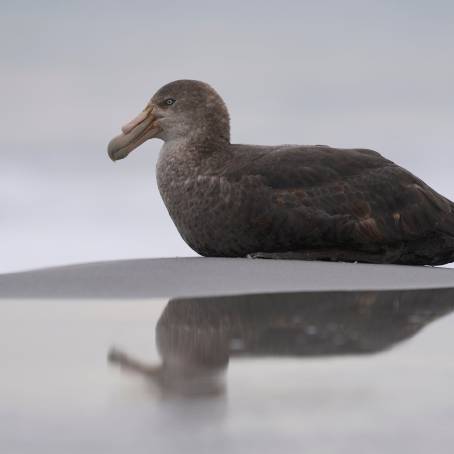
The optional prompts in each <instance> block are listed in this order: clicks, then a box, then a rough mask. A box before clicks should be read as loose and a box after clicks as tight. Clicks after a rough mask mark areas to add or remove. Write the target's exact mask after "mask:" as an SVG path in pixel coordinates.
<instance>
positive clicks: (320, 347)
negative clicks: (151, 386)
mask: <svg viewBox="0 0 454 454" xmlns="http://www.w3.org/2000/svg"><path fill="white" fill-rule="evenodd" d="M453 309H454V289H433V290H408V291H369V292H322V293H320V292H317V293H281V294H262V295H241V296H224V297H204V298H175V299H172V300H170V301H169V303H168V304H167V306H166V308H165V309H164V311H163V313H162V315H161V317H160V319H159V321H158V324H157V327H156V343H157V347H158V351H159V353H160V355H161V358H162V363H161V364H160V365H147V364H145V363H142V362H140V361H138V360H136V359H134V358H133V357H131V356H129V355H127V354H125V353H123V352H121V351H119V350H112V351H111V352H110V353H109V360H110V361H111V362H113V363H117V364H118V365H120V366H121V367H122V368H124V369H126V370H131V371H135V372H138V373H140V374H142V375H144V376H145V377H147V378H149V379H150V380H151V381H152V382H154V383H155V384H156V385H158V388H159V389H160V390H161V391H162V392H163V393H165V394H167V395H169V394H170V395H188V396H201V395H220V394H223V392H224V391H225V382H224V379H225V372H226V369H227V366H228V363H229V360H230V359H231V358H235V357H257V356H272V357H285V356H287V357H291V356H294V357H307V356H312V357H314V356H327V355H352V354H355V355H362V354H372V353H377V352H381V351H383V350H386V349H389V348H391V347H392V346H394V345H395V344H397V343H399V342H402V341H404V340H406V339H409V338H411V337H412V336H414V335H415V334H416V333H417V332H418V331H420V330H421V329H422V328H423V327H424V326H426V325H427V324H428V323H430V322H431V321H433V320H435V319H437V318H439V317H442V316H444V315H446V314H448V313H449V312H451V311H452V310H453Z"/></svg>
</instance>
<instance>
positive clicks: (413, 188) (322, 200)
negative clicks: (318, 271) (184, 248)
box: [108, 80, 454, 265]
mask: <svg viewBox="0 0 454 454" xmlns="http://www.w3.org/2000/svg"><path fill="white" fill-rule="evenodd" d="M122 131H123V133H122V134H121V135H120V136H117V137H115V138H114V139H113V140H112V141H111V142H110V143H109V147H108V152H109V156H110V158H111V159H112V160H114V161H115V160H118V159H123V158H125V157H126V156H127V155H128V154H129V153H130V152H131V151H132V150H133V149H135V148H136V147H138V146H139V145H141V144H142V143H143V142H145V141H146V140H148V139H151V138H159V139H161V140H163V141H164V145H163V147H162V149H161V152H160V155H159V160H158V163H157V180H158V187H159V191H160V193H161V196H162V198H163V200H164V203H165V205H166V207H167V209H168V211H169V214H170V216H171V218H172V219H173V221H174V223H175V225H176V227H177V229H178V231H179V232H180V234H181V236H182V237H183V239H184V240H185V241H186V243H187V244H188V245H189V246H190V247H191V248H192V249H194V250H195V251H196V252H198V253H199V254H201V255H204V256H218V257H246V256H249V257H258V258H278V259H282V258H290V259H303V260H333V261H359V262H369V263H399V264H407V265H441V264H444V263H449V262H452V261H454V204H453V202H451V201H450V200H448V199H446V198H445V197H443V196H442V195H440V194H438V193H437V192H436V191H434V190H433V189H431V188H430V187H429V186H428V185H427V184H425V183H424V182H423V181H421V180H420V179H419V178H417V177H416V176H414V175H412V174H411V173H410V172H408V171H407V170H405V169H403V168H402V167H400V166H398V165H396V164H395V163H393V162H391V161H389V160H388V159H386V158H384V157H383V156H381V155H380V154H379V153H377V152H376V151H373V150H367V149H340V148H332V147H329V146H325V145H280V146H257V145H240V144H232V143H230V121H229V114H228V111H227V108H226V106H225V104H224V102H223V100H222V98H221V97H220V96H219V95H218V94H217V92H216V91H215V90H214V89H213V88H212V87H210V86H209V85H207V84H206V83H203V82H199V81H195V80H178V81H175V82H171V83H169V84H167V85H165V86H164V87H162V88H161V89H160V90H158V91H157V93H156V94H155V95H154V96H153V97H152V98H151V100H150V102H149V103H148V104H147V106H146V108H145V109H144V110H143V111H142V112H141V113H140V114H139V115H138V116H137V117H136V118H135V119H134V120H132V121H131V122H129V123H128V124H127V125H126V126H124V127H123V128H122Z"/></svg>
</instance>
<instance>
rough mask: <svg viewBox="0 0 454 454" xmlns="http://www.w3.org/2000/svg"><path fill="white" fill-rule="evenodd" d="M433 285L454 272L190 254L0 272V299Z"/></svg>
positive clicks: (452, 278) (451, 282)
mask: <svg viewBox="0 0 454 454" xmlns="http://www.w3.org/2000/svg"><path fill="white" fill-rule="evenodd" d="M436 287H454V270H451V269H446V268H431V267H414V266H399V265H365V264H358V263H356V264H351V263H327V262H302V261H293V260H253V259H223V258H196V257H193V258H169V259H142V260H121V261H112V262H100V263H87V264H81V265H72V266H63V267H57V268H48V269H42V270H37V271H28V272H23V273H11V274H4V275H0V298H1V297H17V298H21V297H23V298H29V297H31V298H36V297H46V298H87V297H96V298H149V297H171V296H173V297H175V296H203V295H207V296H209V295H232V294H233V295H234V294H243V293H261V292H263V293H269V292H296V291H327V290H383V289H414V288H436Z"/></svg>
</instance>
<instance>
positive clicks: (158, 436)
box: [0, 289, 454, 453]
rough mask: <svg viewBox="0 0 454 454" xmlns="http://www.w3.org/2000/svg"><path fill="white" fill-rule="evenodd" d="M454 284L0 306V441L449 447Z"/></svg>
mask: <svg viewBox="0 0 454 454" xmlns="http://www.w3.org/2000/svg"><path fill="white" fill-rule="evenodd" d="M453 311H454V289H439V290H421V291H417V290H407V291H395V290H393V291H382V292H378V291H373V292H319V293H283V294H269V295H248V296H228V297H204V298H175V299H171V300H170V301H167V300H162V299H161V300H158V299H154V300H129V301H128V300H124V301H108V300H73V301H64V300H61V301H60V300H54V301H48V300H22V301H18V300H15V301H8V300H4V301H2V302H1V303H0V333H1V338H2V341H1V343H0V355H1V358H2V373H1V378H0V402H1V404H0V418H1V421H2V425H1V427H0V451H1V452H8V453H27V452H34V453H36V452H43V453H44V452H45V453H53V452H59V453H61V452H125V451H129V452H139V453H141V452H180V451H184V452H197V453H203V452H207V453H208V452H226V453H227V452H248V453H250V452H300V451H301V450H309V451H310V452H314V453H331V452H333V453H334V452H336V453H343V452H345V453H347V452H349V453H351V452H358V453H363V452H367V453H383V452H387V453H389V452H396V453H397V452H399V453H400V452H412V453H419V452H421V453H422V452H428V451H430V452H437V453H444V452H446V453H448V452H452V444H453V442H454V434H452V424H453V422H454V390H453V389H452V383H454V361H453V358H454V356H453V353H454V343H453V342H452V340H453V334H452V333H453V332H454V316H453Z"/></svg>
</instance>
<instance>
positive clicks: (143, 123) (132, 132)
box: [107, 109, 161, 161]
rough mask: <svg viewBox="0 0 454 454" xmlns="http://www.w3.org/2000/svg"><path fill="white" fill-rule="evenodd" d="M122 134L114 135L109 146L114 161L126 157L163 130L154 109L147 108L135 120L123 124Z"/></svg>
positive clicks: (110, 155) (108, 150)
mask: <svg viewBox="0 0 454 454" xmlns="http://www.w3.org/2000/svg"><path fill="white" fill-rule="evenodd" d="M122 131H123V132H122V134H120V135H118V136H116V137H114V138H113V139H112V140H111V141H110V142H109V145H108V147H107V152H108V154H109V157H110V159H112V161H118V160H119V159H124V158H126V156H128V155H129V153H131V151H133V150H135V149H136V148H137V147H139V146H140V145H142V144H143V143H144V142H146V141H147V140H149V139H152V138H153V137H156V136H157V135H158V134H159V133H160V132H161V127H160V126H159V123H158V121H157V119H156V118H155V117H154V115H153V113H152V110H150V109H145V110H144V111H143V112H142V113H140V114H139V115H138V116H137V117H136V118H134V120H132V121H130V122H129V123H128V124H127V125H125V126H123V128H122Z"/></svg>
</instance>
